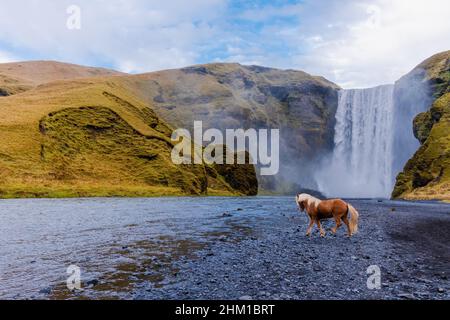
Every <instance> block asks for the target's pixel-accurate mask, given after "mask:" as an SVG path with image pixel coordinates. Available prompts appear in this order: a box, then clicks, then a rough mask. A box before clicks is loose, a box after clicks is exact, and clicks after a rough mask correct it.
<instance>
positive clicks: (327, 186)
mask: <svg viewBox="0 0 450 320" xmlns="http://www.w3.org/2000/svg"><path fill="white" fill-rule="evenodd" d="M393 113H394V85H384V86H379V87H375V88H370V89H353V90H342V91H340V92H339V103H338V109H337V113H336V127H335V137H334V143H335V147H334V151H333V155H332V157H331V159H328V161H326V163H325V164H324V166H323V168H322V170H319V172H318V173H317V176H316V181H317V184H318V187H319V190H321V191H322V192H323V193H325V195H327V196H339V197H371V198H372V197H389V196H390V193H391V192H392V188H393V184H394V179H395V177H394V173H393V171H392V164H393V150H392V149H393V142H394V125H393V116H394V115H393ZM329 160H331V161H329Z"/></svg>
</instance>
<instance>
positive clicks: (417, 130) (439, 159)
mask: <svg viewBox="0 0 450 320" xmlns="http://www.w3.org/2000/svg"><path fill="white" fill-rule="evenodd" d="M412 74H414V75H415V77H419V79H420V81H421V82H423V83H425V84H426V85H427V86H428V88H429V90H430V95H431V97H432V98H433V100H434V102H432V103H430V105H431V107H430V108H429V110H427V111H425V112H422V113H420V114H418V115H417V116H416V117H415V119H414V123H413V128H414V135H415V137H416V138H417V139H418V140H419V142H420V144H421V145H420V147H419V149H418V150H417V152H416V153H415V154H414V156H413V157H412V158H411V159H410V160H409V161H408V162H407V163H406V166H405V167H404V170H403V171H402V172H401V173H400V174H399V175H398V177H397V182H396V185H395V188H394V191H393V194H392V196H393V197H394V198H404V199H441V200H450V51H447V52H443V53H440V54H437V55H435V56H433V57H431V58H430V59H428V60H426V61H424V62H423V63H422V64H420V65H419V66H418V67H417V68H416V69H415V70H413V72H412Z"/></svg>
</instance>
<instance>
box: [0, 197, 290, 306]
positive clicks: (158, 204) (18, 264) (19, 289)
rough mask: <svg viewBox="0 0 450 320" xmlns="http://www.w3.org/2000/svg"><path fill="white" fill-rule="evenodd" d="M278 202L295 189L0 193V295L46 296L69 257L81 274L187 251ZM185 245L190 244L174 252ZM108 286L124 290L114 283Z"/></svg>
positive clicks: (113, 292)
mask: <svg viewBox="0 0 450 320" xmlns="http://www.w3.org/2000/svg"><path fill="white" fill-rule="evenodd" d="M280 200H281V201H280ZM274 203H277V205H278V206H290V207H292V203H293V202H292V199H291V197H289V198H288V197H280V198H277V200H276V201H275V198H271V197H263V198H217V197H214V198H212V197H211V198H148V199H147V198H142V199H127V198H126V199H124V198H106V199H103V198H102V199H63V200H61V199H22V200H1V201H0V243H1V246H0V257H1V260H0V298H37V297H41V296H42V295H43V294H45V293H46V292H45V291H46V288H52V287H53V286H56V285H58V284H61V283H63V282H64V281H65V280H64V279H66V278H67V277H68V275H67V274H66V270H67V267H69V266H70V265H77V266H79V267H80V268H81V271H82V279H93V278H98V277H102V275H104V274H114V273H115V272H117V271H118V270H117V269H118V268H125V267H124V264H127V262H129V263H130V264H136V261H139V260H142V262H143V263H145V262H146V261H147V260H145V258H148V257H149V256H150V257H151V256H157V257H158V258H161V255H168V257H167V259H166V260H170V259H171V258H172V257H170V255H188V254H190V252H191V251H192V250H190V249H192V248H193V249H200V248H201V246H202V243H204V242H205V241H208V237H214V236H216V237H217V236H221V235H222V236H223V235H224V234H227V233H233V232H236V230H238V231H242V228H245V225H247V224H248V223H249V221H250V220H252V219H254V218H256V217H258V219H260V218H263V217H264V216H266V215H269V214H270V213H271V210H268V209H269V208H272V207H273V205H274ZM238 210H239V211H238ZM226 212H233V219H231V220H230V219H227V220H226V221H225V220H224V219H222V216H223V214H224V213H226ZM240 226H242V228H240ZM181 241H184V242H181ZM183 246H184V247H186V248H185V250H184V251H185V252H183V250H177V251H176V252H174V250H173V247H176V248H179V247H183ZM190 247H192V248H190ZM171 248H172V249H171ZM181 249H183V248H181ZM129 251H133V252H132V253H130V252H129ZM143 251H144V252H143ZM145 251H146V252H145ZM149 251H150V252H149ZM173 258H176V257H173ZM119 271H120V270H119ZM136 273H139V270H136ZM125 285H129V281H126V283H125ZM110 289H111V292H110V295H112V296H114V295H118V297H120V293H118V292H117V291H118V290H117V288H110ZM122 289H124V290H125V291H126V290H127V288H122ZM40 291H44V292H40ZM47 291H48V290H47Z"/></svg>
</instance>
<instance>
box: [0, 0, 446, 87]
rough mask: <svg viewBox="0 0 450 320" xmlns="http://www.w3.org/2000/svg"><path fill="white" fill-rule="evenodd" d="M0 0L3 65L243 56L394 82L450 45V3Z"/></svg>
mask: <svg viewBox="0 0 450 320" xmlns="http://www.w3.org/2000/svg"><path fill="white" fill-rule="evenodd" d="M0 4H1V10H0V30H2V31H1V33H0V63H2V62H11V61H23V60H58V61H64V62H71V63H77V64H82V65H91V66H103V67H108V68H113V69H116V70H120V71H124V72H130V73H142V72H149V71H156V70H162V69H170V68H179V67H184V66H188V65H193V64H201V63H209V62H238V63H241V64H257V65H263V66H268V67H275V68H282V69H297V70H303V71H306V72H308V73H311V74H314V75H321V76H324V77H326V78H327V79H329V80H331V81H333V82H335V83H337V84H339V85H340V86H342V87H343V88H363V87H371V86H376V85H381V84H386V83H393V82H395V81H396V80H397V79H399V78H400V77H401V76H402V75H404V74H406V73H407V72H409V71H410V70H411V69H412V68H414V67H415V66H416V65H417V64H419V63H420V62H421V61H423V60H424V59H426V58H428V57H429V56H431V55H433V54H435V53H438V52H441V51H445V50H450V1H448V0H366V1H364V0H363V1H357V0H303V1H290V0H272V1H268V0H260V1H257V0H249V1H242V0H189V1H187V0H164V1H160V0H70V1H68V0H59V1H54V0H16V1H9V0H0ZM73 6H75V7H76V8H78V9H79V11H73ZM78 9H77V10H78ZM78 13H79V15H78ZM74 19H75V20H74ZM74 21H75V22H76V23H75V24H74ZM68 22H69V24H70V27H68ZM74 26H76V27H74ZM78 27H79V28H78Z"/></svg>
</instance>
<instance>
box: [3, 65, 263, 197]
mask: <svg viewBox="0 0 450 320" xmlns="http://www.w3.org/2000/svg"><path fill="white" fill-rule="evenodd" d="M72 67H73V66H71V67H70V68H72ZM1 69H2V68H1V66H0V70H1ZM29 78H30V77H29ZM75 78H78V76H75ZM171 133H172V129H171V127H170V126H169V125H168V124H167V123H166V122H164V121H162V120H161V119H160V118H159V117H158V116H157V115H156V114H155V113H154V112H153V110H152V109H151V106H150V105H148V104H146V103H144V102H142V101H141V100H139V99H137V98H136V97H134V95H133V94H132V93H130V92H129V91H128V90H126V89H125V88H124V86H123V83H122V80H121V77H117V76H106V77H105V76H102V77H96V78H82V79H81V78H80V79H75V80H64V81H61V80H57V81H52V82H49V83H41V84H39V85H37V84H36V83H34V85H33V86H30V88H28V89H27V90H26V91H24V92H21V93H20V94H15V95H12V96H7V97H1V98H0V137H1V138H2V142H3V143H2V144H0V176H1V177H2V179H1V181H0V197H4V198H5V197H6V198H8V197H79V196H159V195H201V194H205V195H206V194H210V195H218V194H220V195H241V194H249V193H248V192H246V191H245V190H243V189H242V188H241V189H239V188H236V187H232V186H231V185H230V183H229V181H230V182H231V180H228V181H227V178H226V177H224V176H222V175H221V174H219V173H218V172H217V170H216V168H213V167H209V166H207V165H182V166H176V165H174V164H173V163H172V161H171V159H170V153H171V151H172V148H173V144H172V142H171V140H170V135H171ZM246 174H247V175H246V176H244V178H245V179H250V180H251V179H252V178H253V179H254V180H253V181H256V176H255V171H254V168H253V167H247V171H246ZM256 183H257V182H256Z"/></svg>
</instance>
